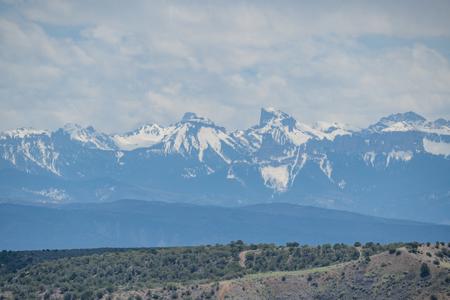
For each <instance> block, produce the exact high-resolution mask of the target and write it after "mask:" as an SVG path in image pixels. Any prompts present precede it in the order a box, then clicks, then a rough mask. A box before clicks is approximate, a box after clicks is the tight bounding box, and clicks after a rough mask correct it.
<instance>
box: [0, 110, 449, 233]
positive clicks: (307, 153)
mask: <svg viewBox="0 0 450 300" xmlns="http://www.w3.org/2000/svg"><path fill="white" fill-rule="evenodd" d="M11 173H14V174H15V175H14V176H12V177H9V175H8V174H11ZM449 176H450V122H449V121H448V120H444V119H438V120H435V121H428V120H426V119H425V118H424V117H422V116H420V115H418V114H416V113H413V112H406V113H398V114H392V115H389V116H386V117H383V118H381V119H380V120H379V121H378V122H376V123H375V124H373V125H371V126H369V127H368V128H363V129H355V128H353V129H351V128H349V127H348V126H345V125H341V124H337V123H325V122H318V123H317V124H315V125H314V126H309V125H306V124H303V123H301V122H298V121H297V120H295V119H294V118H293V117H292V116H290V115H289V114H287V113H285V112H282V111H279V110H276V109H273V108H263V109H261V113H260V120H259V122H258V124H257V125H255V126H253V127H251V128H248V129H245V130H237V131H234V132H228V131H227V130H226V129H225V128H223V127H221V126H219V125H217V124H215V123H214V122H213V121H211V120H209V119H207V118H204V117H201V116H198V115H196V114H195V113H186V114H185V115H184V116H183V118H182V119H181V120H180V121H179V122H177V123H174V124H172V125H170V126H167V127H162V126H159V125H157V124H150V125H144V126H142V127H140V128H138V129H137V130H135V131H131V132H128V133H125V134H114V135H108V134H104V133H101V132H98V131H96V130H95V129H94V128H92V127H86V128H84V127H82V126H79V125H73V124H72V125H66V126H65V128H62V129H58V130H56V131H53V132H51V131H43V130H33V129H23V128H22V129H17V130H12V131H7V132H4V133H1V134H0V178H2V182H1V183H0V189H1V192H2V199H0V201H3V202H5V201H7V202H26V201H28V202H32V203H54V202H58V203H69V202H103V201H113V200H118V199H123V198H139V199H150V200H163V201H173V202H189V203H197V204H220V205H225V206H235V205H245V204H255V203H266V202H280V201H282V202H290V203H297V204H306V205H313V206H319V207H328V208H335V209H344V210H349V211H355V212H360V213H364V214H370V215H377V216H383V217H390V218H407V219H414V220H420V221H427V222H437V223H447V224H450V218H449V217H448V216H449V215H450V201H449V200H450V181H449V180H448V178H449ZM30 177H33V178H34V180H35V182H37V183H38V184H36V183H33V182H31V181H30V180H28V179H27V178H30ZM83 184H84V186H85V188H84V190H82V185H83Z"/></svg>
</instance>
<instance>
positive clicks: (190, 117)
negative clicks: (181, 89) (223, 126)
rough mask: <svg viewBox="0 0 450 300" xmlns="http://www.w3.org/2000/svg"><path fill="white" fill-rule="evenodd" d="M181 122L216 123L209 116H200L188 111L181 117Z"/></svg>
mask: <svg viewBox="0 0 450 300" xmlns="http://www.w3.org/2000/svg"><path fill="white" fill-rule="evenodd" d="M181 123H202V124H205V125H214V122H213V121H211V120H210V119H208V118H205V117H201V116H198V115H197V114H196V113H194V112H186V113H184V115H183V117H182V118H181Z"/></svg>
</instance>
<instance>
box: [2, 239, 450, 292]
mask: <svg viewBox="0 0 450 300" xmlns="http://www.w3.org/2000/svg"><path fill="white" fill-rule="evenodd" d="M356 246H358V247H353V246H346V245H344V244H335V245H330V244H325V245H321V246H317V247H311V246H306V245H299V244H298V243H288V244H287V245H286V246H276V245H273V244H258V245H256V244H253V245H248V244H244V243H243V242H241V241H236V242H231V243H230V244H228V245H215V246H198V247H181V248H140V249H92V250H63V251H61V250H59V251H56V250H54V251H49V250H46V251H25V252H12V251H8V252H6V251H4V252H2V253H1V254H0V271H1V272H0V297H3V298H2V299H13V298H14V297H16V298H19V299H29V298H41V299H65V300H66V299H80V298H81V299H104V300H106V299H316V298H317V299H338V298H343V299H349V298H352V297H356V298H357V299H362V298H370V299H386V297H389V298H394V299H446V297H448V296H450V285H449V283H450V249H449V246H450V245H447V244H444V243H436V244H429V245H426V244H422V245H421V244H418V243H406V244H389V245H380V244H374V243H366V244H364V245H362V246H359V245H356ZM423 263H425V264H426V266H427V267H422V265H423ZM431 297H434V298H431Z"/></svg>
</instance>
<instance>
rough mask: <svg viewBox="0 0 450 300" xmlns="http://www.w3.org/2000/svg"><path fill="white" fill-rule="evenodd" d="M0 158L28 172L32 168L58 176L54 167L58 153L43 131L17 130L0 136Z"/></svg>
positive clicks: (47, 133)
mask: <svg viewBox="0 0 450 300" xmlns="http://www.w3.org/2000/svg"><path fill="white" fill-rule="evenodd" d="M0 136H1V138H0V154H1V158H3V159H4V160H5V161H8V162H10V163H11V164H12V165H13V166H16V167H18V168H21V169H24V170H25V171H27V172H30V171H31V170H32V169H33V167H34V166H37V167H38V168H41V169H44V170H46V171H49V172H51V173H53V174H55V175H58V176H60V175H61V174H60V171H59V170H58V168H57V166H56V162H57V160H58V157H59V153H58V152H57V151H56V150H55V146H54V144H53V143H52V141H51V134H50V133H49V132H48V131H44V130H35V129H30V128H19V129H17V130H10V131H6V132H3V133H2V134H0Z"/></svg>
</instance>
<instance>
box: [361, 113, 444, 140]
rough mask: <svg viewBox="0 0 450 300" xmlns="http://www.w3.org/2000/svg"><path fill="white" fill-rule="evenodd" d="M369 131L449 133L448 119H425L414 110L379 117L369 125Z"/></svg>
mask: <svg viewBox="0 0 450 300" xmlns="http://www.w3.org/2000/svg"><path fill="white" fill-rule="evenodd" d="M368 130H369V131H370V132H378V133H380V132H408V131H417V132H423V133H430V134H444V135H450V121H447V120H445V119H438V120H436V121H434V122H431V121H427V120H426V119H425V118H424V117H422V116H421V115H418V114H416V113H414V112H406V113H397V114H392V115H389V116H387V117H383V118H381V119H380V120H379V121H378V122H377V123H375V124H373V125H371V126H369V128H368Z"/></svg>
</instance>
